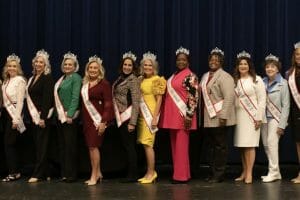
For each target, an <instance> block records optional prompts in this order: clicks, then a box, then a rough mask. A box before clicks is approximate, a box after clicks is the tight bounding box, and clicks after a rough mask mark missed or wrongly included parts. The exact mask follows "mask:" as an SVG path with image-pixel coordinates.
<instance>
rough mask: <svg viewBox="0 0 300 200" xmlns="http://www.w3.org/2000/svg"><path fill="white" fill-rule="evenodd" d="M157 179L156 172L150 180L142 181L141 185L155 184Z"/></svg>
mask: <svg viewBox="0 0 300 200" xmlns="http://www.w3.org/2000/svg"><path fill="white" fill-rule="evenodd" d="M156 178H157V173H156V171H154V174H153V176H152V177H151V178H150V179H146V178H145V179H144V180H142V181H140V183H141V184H149V183H154V182H155V180H156Z"/></svg>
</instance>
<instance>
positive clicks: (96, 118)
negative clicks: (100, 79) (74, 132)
mask: <svg viewBox="0 0 300 200" xmlns="http://www.w3.org/2000/svg"><path fill="white" fill-rule="evenodd" d="M81 95H82V100H83V104H84V106H85V108H86V109H87V111H88V113H89V115H90V117H91V118H92V120H93V122H94V126H95V127H96V128H97V127H98V126H99V124H100V123H101V120H102V116H101V115H100V113H99V112H98V111H97V109H96V108H95V106H94V105H93V104H92V102H91V101H90V100H89V83H86V84H84V85H83V86H82V88H81Z"/></svg>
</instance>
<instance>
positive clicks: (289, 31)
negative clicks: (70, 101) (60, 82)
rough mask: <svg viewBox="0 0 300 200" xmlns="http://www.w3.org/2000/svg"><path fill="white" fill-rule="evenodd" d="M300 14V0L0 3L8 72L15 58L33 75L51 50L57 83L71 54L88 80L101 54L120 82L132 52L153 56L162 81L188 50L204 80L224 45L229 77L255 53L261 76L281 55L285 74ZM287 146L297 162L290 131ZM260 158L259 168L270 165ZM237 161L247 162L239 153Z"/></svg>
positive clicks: (162, 143) (0, 37) (0, 40)
mask: <svg viewBox="0 0 300 200" xmlns="http://www.w3.org/2000/svg"><path fill="white" fill-rule="evenodd" d="M299 8H300V3H299V1H298V0H289V1H286V0H226V1H224V0H26V1H24V0H0V27H1V31H0V63H1V65H2V66H3V65H4V62H5V58H6V56H7V55H9V54H10V53H13V52H14V53H16V54H18V55H20V57H21V59H22V61H21V62H22V66H23V68H24V71H25V74H26V75H27V76H29V75H30V73H31V59H32V57H33V56H34V53H35V52H36V51H37V50H38V49H41V48H44V49H46V50H47V51H48V52H49V53H50V55H51V56H50V59H51V63H52V68H53V75H54V77H55V79H57V78H58V77H59V76H60V74H61V72H60V62H61V60H62V55H63V54H64V53H65V52H67V51H69V50H71V51H72V52H74V53H75V54H77V55H78V58H79V61H80V64H81V69H80V72H81V73H82V72H83V70H84V65H85V63H86V61H87V59H88V57H89V56H91V55H94V54H98V55H100V56H101V58H102V59H103V60H104V66H105V68H106V70H107V79H108V80H110V81H113V80H114V79H115V78H116V77H117V75H118V74H117V68H118V66H119V61H120V58H121V55H122V54H123V52H124V51H128V50H131V51H133V52H135V53H136V54H137V55H138V57H139V58H140V57H141V55H142V54H143V53H144V52H145V51H148V50H150V51H153V52H154V53H156V54H157V56H158V61H159V63H160V74H162V75H164V76H166V77H169V76H170V75H171V73H172V72H173V71H174V70H175V66H174V60H175V55H174V54H175V53H174V52H175V50H176V49H177V48H178V47H179V46H180V45H182V46H184V47H187V48H189V49H190V51H191V68H192V69H193V70H194V71H195V72H196V73H197V74H198V75H199V76H201V75H202V74H203V73H204V72H205V71H206V70H207V56H208V53H209V51H210V50H211V49H212V48H214V47H215V46H218V47H219V48H221V49H223V50H224V51H225V56H226V67H225V70H227V71H229V72H231V71H232V69H233V63H234V59H235V56H236V54H237V53H238V52H239V51H241V50H246V51H248V52H250V53H251V54H252V57H253V59H254V62H255V66H256V69H257V71H258V72H259V74H261V75H263V74H262V71H263V70H262V66H261V63H262V62H263V58H264V57H265V56H266V55H267V54H269V53H273V54H275V55H278V56H280V58H281V60H282V62H283V69H284V71H285V70H287V69H288V66H289V64H290V57H291V53H292V51H293V44H294V43H295V42H297V41H300V24H299ZM112 132H113V131H112ZM198 134H199V133H198ZM200 134H203V133H200ZM113 136H114V137H117V135H114V134H112V135H111V136H110V137H112V138H110V139H108V140H107V142H106V143H109V141H110V140H111V141H115V139H114V137H113ZM194 137H195V136H194ZM195 138H196V139H193V142H196V146H197V142H198V139H199V138H197V137H195ZM167 141H168V138H167V136H166V134H161V135H159V136H158V138H157V146H158V147H157V148H158V151H157V153H158V154H159V155H158V159H161V160H162V163H169V162H170V158H169V144H168V143H167ZM229 141H231V138H230V139H229ZM231 143H232V142H231ZM30 145H31V144H24V146H25V147H28V146H30ZM105 145H106V146H107V147H106V148H107V150H108V149H110V148H111V149H114V148H113V147H110V146H111V145H110V144H105ZM280 145H281V150H280V153H281V161H282V162H295V161H296V154H295V152H296V150H295V146H294V143H293V141H292V139H291V136H290V134H289V133H288V132H287V134H286V135H285V136H284V137H283V138H282V141H281V144H280ZM104 151H105V150H104ZM113 152H114V153H116V151H113ZM259 152H260V153H259V155H258V158H257V161H258V162H265V157H264V155H263V154H262V153H261V151H259ZM108 153H109V151H108ZM111 157H114V155H111ZM1 160H2V158H1ZM230 162H239V156H238V152H237V151H236V150H234V149H233V148H232V149H231V153H230Z"/></svg>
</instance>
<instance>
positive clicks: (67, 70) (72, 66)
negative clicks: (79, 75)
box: [63, 59, 75, 75]
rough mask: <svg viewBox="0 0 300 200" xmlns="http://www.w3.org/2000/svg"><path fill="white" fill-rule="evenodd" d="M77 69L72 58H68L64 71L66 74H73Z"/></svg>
mask: <svg viewBox="0 0 300 200" xmlns="http://www.w3.org/2000/svg"><path fill="white" fill-rule="evenodd" d="M74 71H75V62H74V61H73V60H72V59H66V60H65V62H64V66H63V72H64V73H65V74H66V75H69V74H72V73H73V72H74Z"/></svg>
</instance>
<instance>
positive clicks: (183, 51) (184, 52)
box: [175, 47, 190, 56]
mask: <svg viewBox="0 0 300 200" xmlns="http://www.w3.org/2000/svg"><path fill="white" fill-rule="evenodd" d="M175 53H176V56H177V55H178V54H180V53H183V54H185V55H187V56H188V55H190V51H189V50H187V49H186V48H183V47H179V49H177V50H176V52H175Z"/></svg>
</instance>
